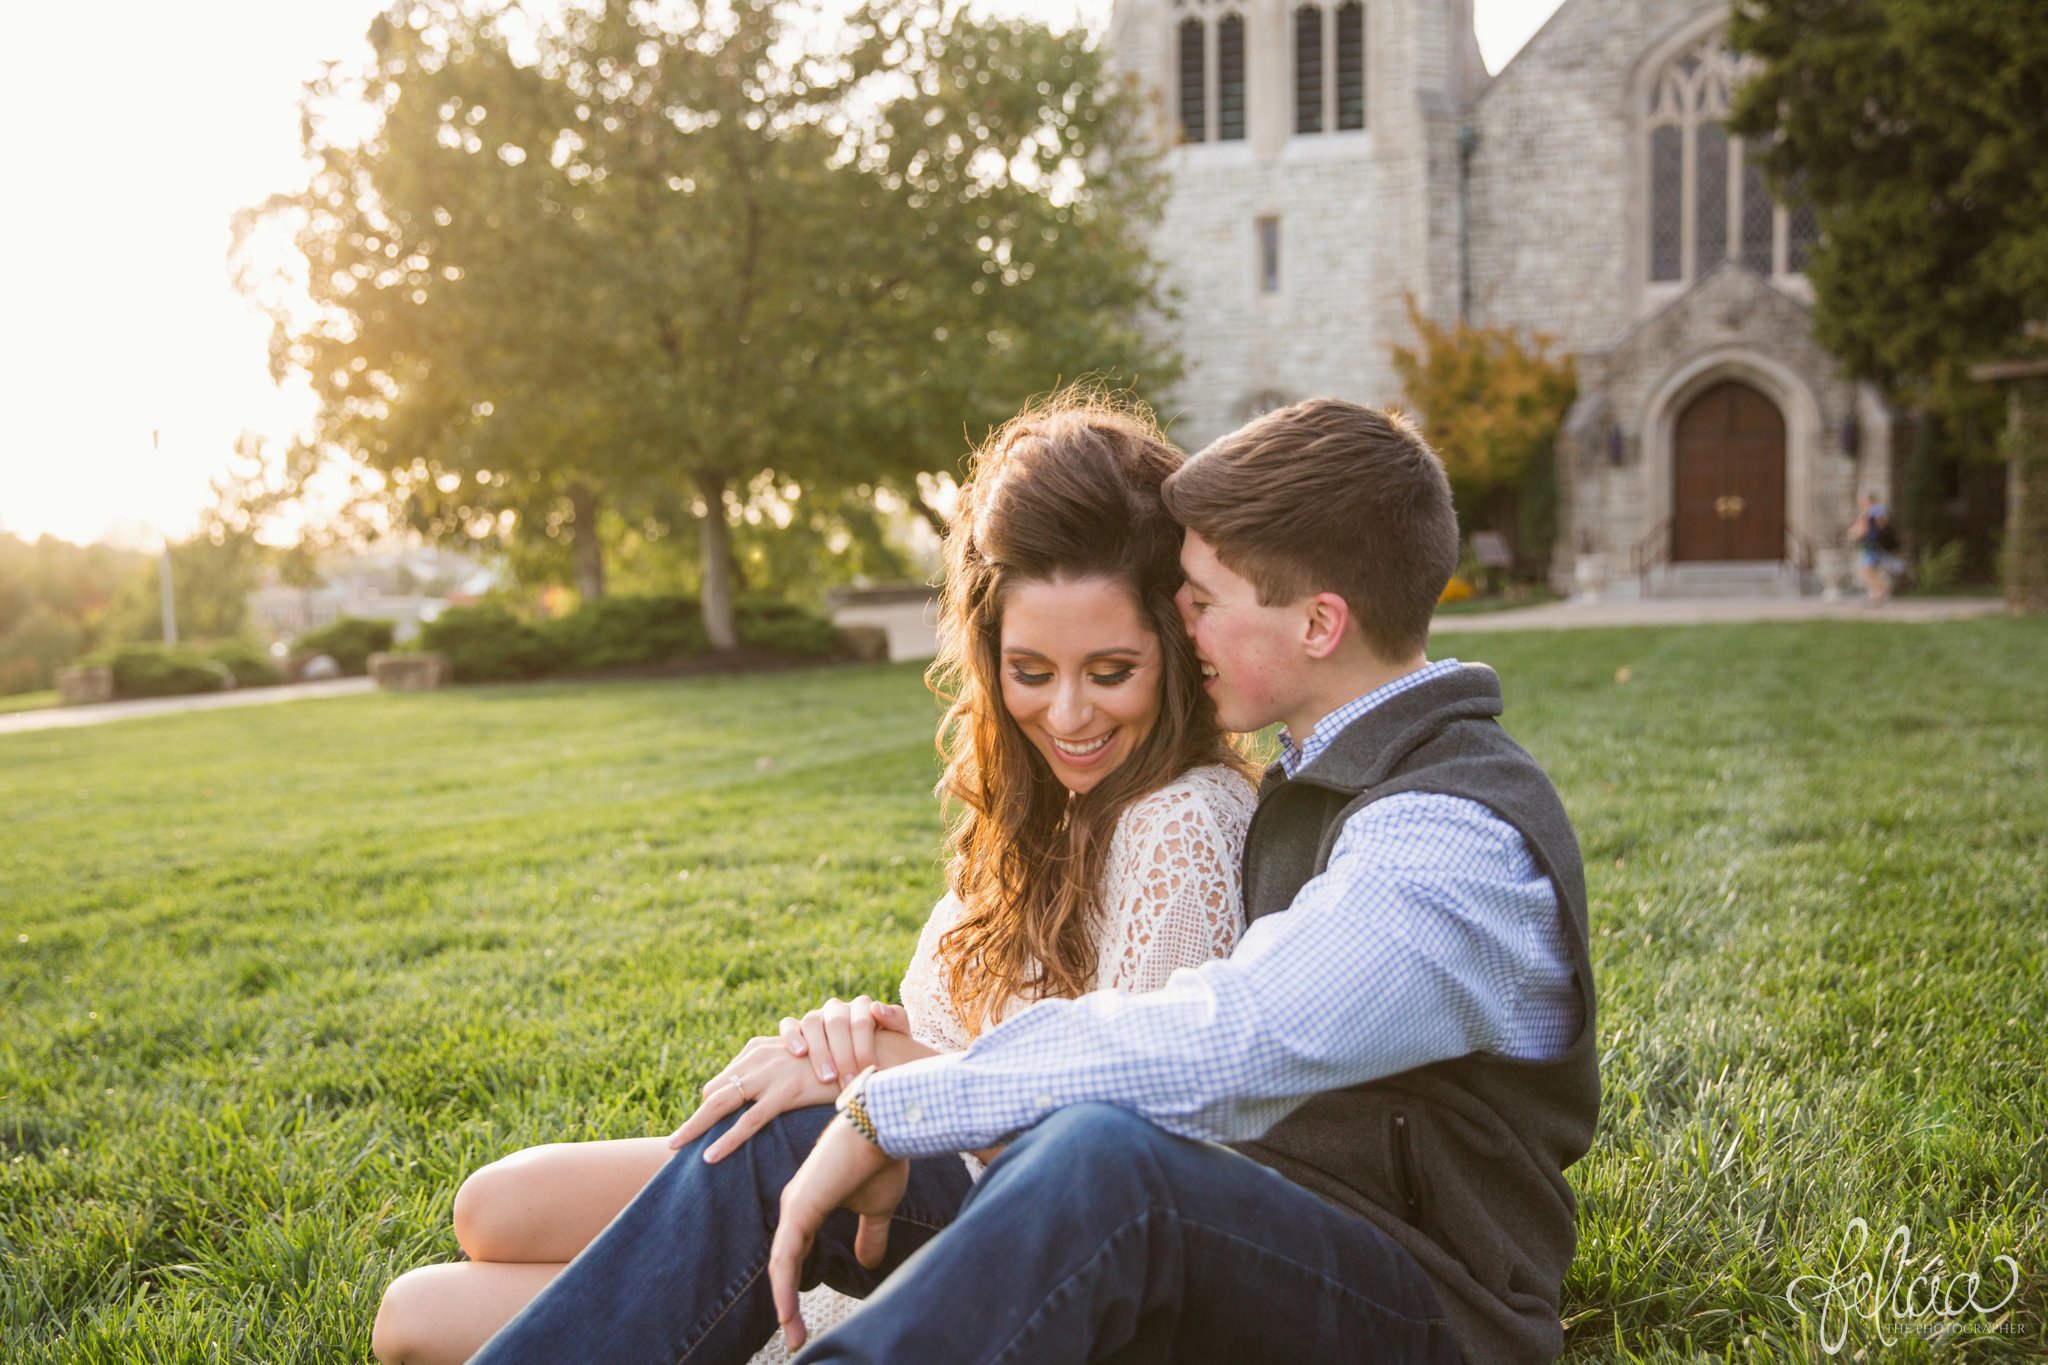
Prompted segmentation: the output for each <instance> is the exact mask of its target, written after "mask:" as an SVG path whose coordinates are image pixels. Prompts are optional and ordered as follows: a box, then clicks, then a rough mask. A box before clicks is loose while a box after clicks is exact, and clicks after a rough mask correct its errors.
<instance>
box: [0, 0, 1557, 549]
mask: <svg viewBox="0 0 2048 1365" xmlns="http://www.w3.org/2000/svg"><path fill="white" fill-rule="evenodd" d="M987 3H989V5H990V7H991V8H997V9H1003V10H1011V11H1023V10H1032V9H1036V10H1038V11H1040V12H1050V11H1057V12H1059V13H1061V14H1071V13H1075V12H1077V11H1078V12H1079V13H1080V14H1081V15H1083V16H1084V17H1085V18H1086V19H1087V20H1088V21H1090V22H1091V23H1097V24H1099V23H1101V22H1102V21H1103V20H1104V19H1105V18H1106V16H1107V15H1108V13H1109V6H1110V0H1038V2H1037V3H1033V0H987ZM1558 3H1559V0H1476V12H1477V14H1476V21H1475V22H1476V24H1477V27H1478V31H1479V46H1480V49H1481V51H1482V52H1483V53H1484V54H1485V57H1486V61H1487V65H1488V66H1489V67H1492V68H1493V69H1495V70H1498V69H1499V68H1500V67H1501V65H1503V64H1504V63H1505V62H1506V61H1507V59H1508V58H1509V57H1511V56H1512V55H1513V54H1514V53H1515V52H1516V51H1517V50H1518V49H1519V48H1520V47H1521V45H1522V44H1523V43H1524V42H1525V41H1527V40H1528V38H1529V36H1530V35H1531V34H1533V33H1534V32H1535V31H1536V30H1537V29H1538V28H1539V27H1541V25H1542V23H1543V21H1544V20H1545V19H1547V18H1548V17H1549V16H1550V14H1551V12H1552V11H1554V10H1555V9H1556V8H1557V5H1558ZM382 7H383V6H382V4H381V3H380V0H313V2H312V3H279V0H209V3H208V4H206V5H203V6H191V5H183V6H180V5H167V4H164V3H162V0H106V3H103V4H100V5H97V6H94V7H93V9H92V14H91V20H90V24H89V29H90V32H89V33H88V32H87V29H88V24H87V22H86V21H84V20H82V19H81V18H80V12H79V11H77V10H76V9H75V8H73V7H72V6H69V5H63V4H38V5H21V6H10V7H9V11H8V16H7V21H8V37H9V41H10V45H11V47H12V50H13V51H15V52H17V53H43V54H69V56H68V57H65V58H62V59H58V58H55V57H53V58H52V59H51V60H37V61H23V62H16V63H13V64H11V65H12V69H11V70H10V71H9V72H8V74H7V79H6V80H4V81H0V126H4V127H7V128H11V129H14V130H15V133H14V135H13V136H12V137H11V138H10V139H9V147H8V180H9V189H10V193H9V195H8V200H9V203H8V211H7V212H6V213H5V214H0V261H4V262H6V266H7V269H6V272H5V275H4V279H0V530H7V531H12V532H13V533H15V534H16V535H21V536H27V537H31V538H33V537H35V536H37V535H41V534H46V533H47V534H50V535H56V536H61V537H63V538H65V539H67V540H74V541H80V542H84V541H90V540H95V539H101V538H114V539H119V540H122V541H125V542H128V543H131V544H137V545H142V546H147V547H150V548H154V546H155V545H156V543H157V539H156V538H157V537H158V536H159V535H161V534H165V533H168V534H169V535H171V536H173V537H179V536H183V535H185V534H188V533H189V532H190V531H191V530H192V529H193V527H194V526H195V525H196V523H197V519H198V515H199V512H200V510H201V509H202V508H204V507H205V506H206V504H207V503H208V502H209V501H210V495H209V493H208V483H209V481H210V480H212V479H214V478H217V477H219V476H221V475H222V474H224V473H225V472H226V471H227V470H228V469H229V467H230V465H231V463H232V456H233V450H234V443H235V439H236V437H237V436H238V435H239V434H240V433H242V432H244V431H248V432H253V433H256V434H257V435H259V436H261V437H263V438H265V439H266V440H268V441H269V442H270V443H272V445H273V446H277V447H281V446H282V445H283V444H284V443H285V442H286V441H288V440H289V438H290V436H291V434H292V433H293V432H295V431H297V430H299V429H300V428H301V427H302V426H303V425H304V424H305V422H306V421H307V419H308V418H309V417H310V415H311V411H312V403H311V398H310V395H309V394H308V393H307V392H306V391H305V390H304V388H303V387H302V386H296V385H287V386H286V387H284V388H279V387H278V386H276V385H274V384H272V382H271V380H270V377H269V370H268V360H267V356H268V345H269V336H270V324H269V320H268V319H267V318H266V317H264V316H262V315H261V314H259V313H257V312H255V311H254V309H253V308H252V307H251V306H250V305H249V304H248V303H247V302H245V301H244V300H243V298H242V297H241V295H240V294H238V293H237V292H236V291H235V289H234V287H233V285H232V283H231V282H230V279H229V275H228V266H227V252H228V243H229V219H230V218H231V217H232V216H233V214H234V213H235V212H236V210H238V209H240V208H243V207H245V206H247V205H251V204H255V203H258V202H260V201H261V200H262V199H263V198H264V197H266V196H267V195H269V194H271V193H273V192H275V191H279V190H286V189H291V188H295V187H296V186H298V185H300V184H302V183H303V181H304V175H305V171H304V168H303V165H302V163H301V161H300V159H299V136H298V133H299V121H298V98H299V93H300V87H301V85H302V84H303V83H304V82H305V81H306V80H308V79H311V78H312V77H314V76H316V75H318V74H319V72H320V69H321V65H322V63H323V62H326V61H329V60H336V59H340V60H345V61H347V62H349V63H350V64H353V63H354V62H355V61H356V60H357V59H358V58H360V57H361V56H362V55H363V53H364V51H365V44H364V41H363V34H364V31H365V30H366V29H367V28H368V26H369V21H370V19H371V17H372V16H373V15H374V14H376V12H377V11H378V10H379V9H381V8H382ZM152 430H160V431H161V432H162V436H161V442H162V446H161V449H160V450H157V451H152V450H151V446H150V433H151V431H152Z"/></svg>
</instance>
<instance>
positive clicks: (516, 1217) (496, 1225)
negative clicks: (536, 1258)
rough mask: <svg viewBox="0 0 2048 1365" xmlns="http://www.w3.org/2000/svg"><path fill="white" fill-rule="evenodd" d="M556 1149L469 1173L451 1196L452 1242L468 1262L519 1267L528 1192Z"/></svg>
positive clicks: (535, 1150)
mask: <svg viewBox="0 0 2048 1365" xmlns="http://www.w3.org/2000/svg"><path fill="white" fill-rule="evenodd" d="M559 1145H560V1144H553V1143H551V1144H548V1145H547V1146H542V1147H528V1148H525V1149H524V1150H521V1151H517V1152H514V1153H512V1154H511V1155H510V1156H506V1157H500V1158H499V1159H498V1160H496V1161H493V1162H492V1163H491V1164H490V1165H488V1166H482V1167H479V1168H478V1169H476V1170H474V1171H471V1172H470V1173H469V1178H468V1179H466V1180H464V1181H463V1182H462V1188H461V1189H458V1190H457V1191H456V1192H455V1240H456V1241H457V1242H458V1243H460V1244H461V1246H462V1250H463V1252H464V1254H466V1255H467V1256H468V1257H469V1258H470V1259H471V1260H473V1261H524V1260H527V1259H530V1258H529V1256H528V1255H527V1254H526V1253H527V1252H528V1251H529V1250H530V1248H529V1247H528V1246H527V1245H526V1244H527V1243H528V1242H529V1241H531V1240H532V1238H531V1233H532V1231H533V1228H532V1221H533V1220H532V1206H533V1193H534V1191H533V1187H534V1184H535V1182H536V1181H538V1180H542V1179H545V1172H546V1168H547V1165H548V1163H549V1161H550V1160H551V1159H552V1158H553V1157H554V1155H555V1148H556V1147H557V1146H559Z"/></svg>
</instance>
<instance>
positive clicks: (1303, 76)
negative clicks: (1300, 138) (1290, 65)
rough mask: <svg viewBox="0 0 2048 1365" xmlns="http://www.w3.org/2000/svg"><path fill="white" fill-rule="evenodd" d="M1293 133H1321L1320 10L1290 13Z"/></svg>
mask: <svg viewBox="0 0 2048 1365" xmlns="http://www.w3.org/2000/svg"><path fill="white" fill-rule="evenodd" d="M1294 131H1295V132H1297V133H1320V132H1322V131H1323V10H1322V7H1321V6H1320V5H1303V6H1302V7H1301V8H1300V9H1298V10H1296V11H1295V12H1294Z"/></svg>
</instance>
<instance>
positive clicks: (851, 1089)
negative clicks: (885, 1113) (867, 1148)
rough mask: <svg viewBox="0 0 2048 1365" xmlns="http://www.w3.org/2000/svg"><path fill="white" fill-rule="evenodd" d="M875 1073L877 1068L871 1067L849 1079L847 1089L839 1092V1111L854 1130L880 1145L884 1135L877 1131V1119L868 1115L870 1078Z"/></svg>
mask: <svg viewBox="0 0 2048 1365" xmlns="http://www.w3.org/2000/svg"><path fill="white" fill-rule="evenodd" d="M874 1074H875V1068H873V1067H869V1068H868V1069H867V1070H865V1071H863V1072H861V1073H860V1075H858V1076H855V1077H854V1078H853V1079H852V1080H851V1081H848V1082H847V1084H846V1089H844V1090H842V1091H840V1092H839V1099H838V1101H837V1104H838V1109H839V1112H840V1113H841V1114H843V1115H845V1117H846V1121H847V1122H848V1123H851V1124H852V1125H853V1128H854V1131H855V1132H857V1133H859V1134H860V1135H861V1136H862V1137H864V1138H866V1139H867V1140H868V1141H869V1142H872V1143H874V1144H875V1146H877V1147H879V1146H881V1145H882V1136H881V1134H880V1133H877V1132H876V1131H875V1121H874V1120H873V1119H871V1118H869V1117H868V1078H869V1077H870V1076H873V1075H874Z"/></svg>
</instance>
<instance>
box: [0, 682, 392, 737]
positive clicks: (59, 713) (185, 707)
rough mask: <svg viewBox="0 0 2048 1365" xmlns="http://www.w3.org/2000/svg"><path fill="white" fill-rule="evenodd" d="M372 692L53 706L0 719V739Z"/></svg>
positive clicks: (220, 695) (298, 691) (280, 690)
mask: <svg viewBox="0 0 2048 1365" xmlns="http://www.w3.org/2000/svg"><path fill="white" fill-rule="evenodd" d="M376 690H377V684H376V683H374V682H372V681H371V680H370V679H368V678H336V679H335V680H334V681H332V682H312V683H289V684H287V685H285V686H283V687H249V688H240V689H237V690H235V691H233V692H206V693H202V694H201V695H199V696H196V697H149V698H146V699H144V700H142V701H108V702H100V703H98V704H96V705H92V706H56V707H51V708H50V709H49V710H47V711H23V712H21V713H19V714H17V715H12V716H0V735H20V734H27V733H29V732H30V731H34V730H70V729H75V728H77V727H78V726H81V725H105V724H106V723H107V722H108V721H114V720H134V719H137V718H139V717H142V716H172V715H179V714H181V713H183V712H186V711H222V710H225V709H227V708H228V707H230V706H265V705H268V704H270V703H272V702H280V701H311V700H314V699H316V698H319V697H358V696H361V695H362V694H363V693H365V692H374V691H376Z"/></svg>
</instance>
